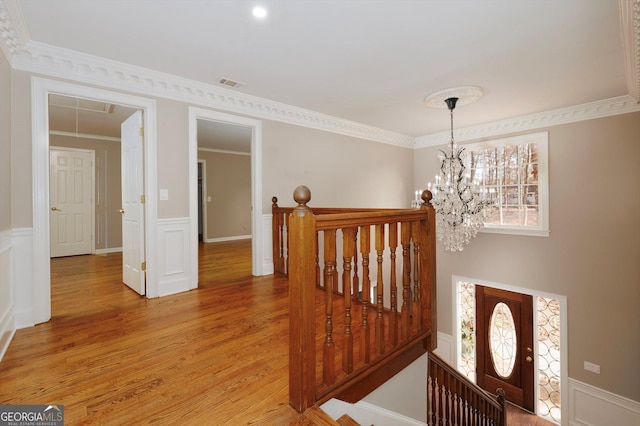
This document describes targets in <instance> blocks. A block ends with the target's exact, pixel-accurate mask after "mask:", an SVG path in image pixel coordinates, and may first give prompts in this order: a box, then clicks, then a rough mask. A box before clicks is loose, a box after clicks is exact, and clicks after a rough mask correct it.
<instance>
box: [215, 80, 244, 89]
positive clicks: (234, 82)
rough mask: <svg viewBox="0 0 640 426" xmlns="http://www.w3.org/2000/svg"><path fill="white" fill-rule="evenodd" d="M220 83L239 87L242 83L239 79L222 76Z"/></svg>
mask: <svg viewBox="0 0 640 426" xmlns="http://www.w3.org/2000/svg"><path fill="white" fill-rule="evenodd" d="M218 83H220V84H224V85H225V86H229V87H238V86H240V85H241V84H242V83H239V82H237V81H234V80H229V79H228V78H221V79H220V80H219V81H218Z"/></svg>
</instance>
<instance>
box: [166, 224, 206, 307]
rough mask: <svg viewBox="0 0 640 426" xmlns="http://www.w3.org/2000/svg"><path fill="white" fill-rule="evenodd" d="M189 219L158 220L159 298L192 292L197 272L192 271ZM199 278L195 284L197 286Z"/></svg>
mask: <svg viewBox="0 0 640 426" xmlns="http://www.w3.org/2000/svg"><path fill="white" fill-rule="evenodd" d="M189 230H190V226H189V218H188V217H184V218H175V219H158V231H159V232H158V235H159V236H160V238H159V241H160V247H159V250H160V256H159V258H160V259H161V261H162V264H161V265H158V267H157V268H156V270H157V271H158V274H159V276H158V281H159V282H158V296H166V295H169V294H175V293H180V292H183V291H188V290H191V289H192V288H194V287H193V281H192V278H194V277H193V276H194V275H195V274H197V271H192V270H191V260H192V259H191V258H190V257H191V255H190V251H189V243H190V239H189ZM197 282H198V281H197V277H195V284H196V286H197Z"/></svg>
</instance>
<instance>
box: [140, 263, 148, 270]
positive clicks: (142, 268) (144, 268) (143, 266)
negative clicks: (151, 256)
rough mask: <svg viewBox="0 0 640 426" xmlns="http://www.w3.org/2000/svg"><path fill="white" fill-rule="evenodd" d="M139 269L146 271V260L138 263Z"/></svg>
mask: <svg viewBox="0 0 640 426" xmlns="http://www.w3.org/2000/svg"><path fill="white" fill-rule="evenodd" d="M140 270H141V271H146V270H147V262H142V263H141V264H140Z"/></svg>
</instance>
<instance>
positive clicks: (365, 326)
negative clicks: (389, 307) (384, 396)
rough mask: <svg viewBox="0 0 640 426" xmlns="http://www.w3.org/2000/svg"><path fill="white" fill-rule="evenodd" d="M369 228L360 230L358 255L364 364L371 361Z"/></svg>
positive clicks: (361, 342) (361, 343)
mask: <svg viewBox="0 0 640 426" xmlns="http://www.w3.org/2000/svg"><path fill="white" fill-rule="evenodd" d="M370 235H371V228H370V227H369V226H363V227H361V228H360V254H361V255H362V327H361V330H360V360H361V361H362V362H364V363H365V364H368V363H369V361H371V347H370V346H371V331H370V329H369V301H370V297H371V280H370V278H369V251H370V250H371V242H370V239H369V236H370Z"/></svg>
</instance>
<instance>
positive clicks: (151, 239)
mask: <svg viewBox="0 0 640 426" xmlns="http://www.w3.org/2000/svg"><path fill="white" fill-rule="evenodd" d="M50 93H56V94H60V95H65V96H72V97H80V98H87V99H95V100H101V101H106V102H111V103H115V104H120V105H125V106H128V107H131V108H136V109H141V110H143V111H144V117H145V120H144V133H145V145H144V150H145V152H144V161H145V164H144V173H145V194H146V200H145V201H146V206H147V208H146V209H145V222H146V228H147V232H145V246H146V247H147V265H148V267H147V271H146V272H147V281H148V283H149V284H148V286H147V297H150V298H151V297H157V296H158V293H159V291H158V275H159V273H158V267H159V262H156V259H158V254H157V247H158V237H157V234H158V231H157V229H158V216H157V210H158V209H157V189H156V188H157V181H156V178H155V177H156V176H157V134H156V128H157V107H156V101H155V100H153V99H148V98H143V97H139V96H132V95H128V94H124V93H119V92H112V91H108V90H103V89H97V88H95V87H89V86H80V85H77V84H72V83H67V82H63V81H58V80H50V79H46V78H42V77H31V104H32V108H31V132H32V182H33V191H32V193H33V195H32V206H33V269H32V270H33V277H32V278H33V279H32V282H33V288H32V289H31V291H29V292H28V293H29V296H30V297H31V298H32V299H31V302H32V303H30V304H28V305H29V306H28V307H27V308H30V313H29V314H28V315H29V317H28V318H27V317H22V318H21V319H20V322H21V323H22V325H23V326H27V325H29V324H31V325H33V324H39V323H43V322H46V321H48V320H49V319H50V318H51V265H50V241H49V239H50V229H49V227H50V224H49V94H50Z"/></svg>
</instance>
